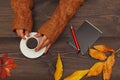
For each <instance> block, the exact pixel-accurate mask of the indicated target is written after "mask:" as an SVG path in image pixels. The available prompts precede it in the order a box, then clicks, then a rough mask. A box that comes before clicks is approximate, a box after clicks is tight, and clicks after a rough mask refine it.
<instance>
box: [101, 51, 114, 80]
mask: <svg viewBox="0 0 120 80" xmlns="http://www.w3.org/2000/svg"><path fill="white" fill-rule="evenodd" d="M114 57H115V55H114V53H112V55H111V56H109V57H108V59H107V61H105V64H104V68H103V79H104V80H110V77H111V73H112V67H113V65H114V63H115V59H114Z"/></svg>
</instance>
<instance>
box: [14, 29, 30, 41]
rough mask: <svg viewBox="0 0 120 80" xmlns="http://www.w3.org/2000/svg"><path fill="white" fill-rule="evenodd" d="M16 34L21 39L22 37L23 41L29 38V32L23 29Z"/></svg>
mask: <svg viewBox="0 0 120 80" xmlns="http://www.w3.org/2000/svg"><path fill="white" fill-rule="evenodd" d="M16 33H17V35H18V36H19V37H21V38H22V39H26V38H25V36H27V37H28V36H29V31H26V30H23V29H17V30H16Z"/></svg>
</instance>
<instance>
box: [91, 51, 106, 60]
mask: <svg viewBox="0 0 120 80" xmlns="http://www.w3.org/2000/svg"><path fill="white" fill-rule="evenodd" d="M89 55H90V56H91V57H92V58H94V59H98V60H105V59H106V58H107V56H106V55H105V53H103V52H100V51H98V50H95V49H89Z"/></svg>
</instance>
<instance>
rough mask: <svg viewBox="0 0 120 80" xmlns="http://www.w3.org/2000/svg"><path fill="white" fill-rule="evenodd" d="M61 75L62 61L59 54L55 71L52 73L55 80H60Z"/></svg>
mask: <svg viewBox="0 0 120 80" xmlns="http://www.w3.org/2000/svg"><path fill="white" fill-rule="evenodd" d="M62 74H63V65H62V60H61V57H60V53H59V54H58V59H57V63H56V71H55V73H54V78H55V80H60V79H61V77H62Z"/></svg>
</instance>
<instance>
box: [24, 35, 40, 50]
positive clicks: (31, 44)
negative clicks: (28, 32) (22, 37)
mask: <svg viewBox="0 0 120 80" xmlns="http://www.w3.org/2000/svg"><path fill="white" fill-rule="evenodd" d="M37 45H38V40H37V39H36V38H34V37H30V38H28V39H27V42H26V46H27V47H28V48H29V49H34V48H36V47H37Z"/></svg>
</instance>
